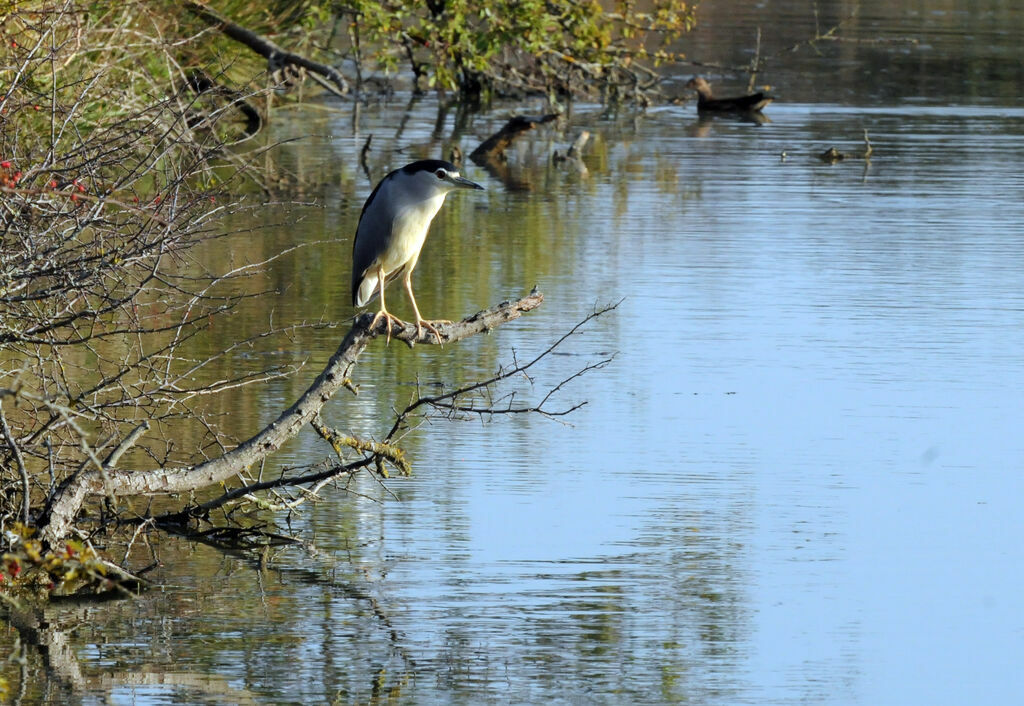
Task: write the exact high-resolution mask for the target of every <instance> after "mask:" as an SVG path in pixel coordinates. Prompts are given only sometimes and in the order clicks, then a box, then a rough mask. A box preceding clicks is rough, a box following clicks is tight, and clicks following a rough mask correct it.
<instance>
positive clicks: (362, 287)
mask: <svg viewBox="0 0 1024 706" xmlns="http://www.w3.org/2000/svg"><path fill="white" fill-rule="evenodd" d="M404 270H405V266H404V265H403V266H402V267H399V268H398V269H397V270H395V271H394V272H388V273H387V275H386V276H385V277H384V286H385V287H387V286H388V285H389V284H391V281H392V280H395V279H398V277H399V276H400V275H401V274H402V272H403V271H404ZM377 282H378V279H377V273H376V272H367V273H366V274H364V275H363V279H362V280H361V281H360V282H359V283H358V284H356V285H355V286H353V287H352V303H353V304H354V305H355V306H357V307H359V306H366V305H367V304H369V303H370V302H372V301H373V300H374V299H376V298H377V297H378V296H380V287H379V286H377Z"/></svg>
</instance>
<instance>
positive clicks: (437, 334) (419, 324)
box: [416, 319, 451, 344]
mask: <svg viewBox="0 0 1024 706" xmlns="http://www.w3.org/2000/svg"><path fill="white" fill-rule="evenodd" d="M434 323H437V324H450V323H451V321H448V320H447V319H436V320H435V321H434ZM421 327H422V328H425V329H427V330H428V331H430V332H431V333H432V334H434V338H436V339H437V342H438V343H440V344H444V341H442V340H441V332H440V331H438V330H437V327H436V326H434V324H433V323H431V322H429V321H427V320H426V319H419V320H418V321H417V322H416V338H419V337H420V332H421Z"/></svg>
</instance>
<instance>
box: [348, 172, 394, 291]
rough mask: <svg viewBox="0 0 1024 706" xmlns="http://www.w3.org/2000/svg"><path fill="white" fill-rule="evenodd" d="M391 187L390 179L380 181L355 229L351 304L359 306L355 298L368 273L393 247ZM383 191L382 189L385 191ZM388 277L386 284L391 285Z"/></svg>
mask: <svg viewBox="0 0 1024 706" xmlns="http://www.w3.org/2000/svg"><path fill="white" fill-rule="evenodd" d="M386 183H388V179H387V177H385V178H384V179H382V180H381V182H380V183H379V184H377V187H376V188H375V189H374V190H373V192H372V193H371V194H370V198H368V199H366V203H365V204H363V212H362V213H361V214H360V215H359V225H358V226H356V237H355V239H354V241H353V242H352V303H353V305H354V304H355V302H356V295H357V294H358V292H359V285H360V284H362V282H363V278H364V276H365V275H366V270H367V268H369V267H370V266H372V265H373V263H374V261H376V260H377V258H379V257H380V256H381V255H383V254H384V252H385V251H386V250H387V248H388V246H389V245H390V244H391V235H392V230H391V226H392V223H393V221H394V214H393V213H391V212H390V209H389V207H388V206H387V199H386V198H385V197H386V194H384V193H382V192H384V191H387V188H386V187H384V185H385V184H386ZM382 187H383V188H382ZM391 279H392V277H388V279H387V281H391Z"/></svg>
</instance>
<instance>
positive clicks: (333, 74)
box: [185, 0, 349, 96]
mask: <svg viewBox="0 0 1024 706" xmlns="http://www.w3.org/2000/svg"><path fill="white" fill-rule="evenodd" d="M185 7H186V8H187V9H188V10H189V11H190V12H192V13H193V14H194V15H196V16H198V17H200V18H201V19H203V20H204V21H206V22H207V23H209V24H210V25H214V26H216V27H218V28H219V29H220V31H221V32H223V33H224V34H225V35H226V36H227V37H230V38H231V39H234V40H235V41H236V42H240V43H241V44H244V45H245V46H247V47H249V48H250V49H252V50H253V51H254V52H256V53H257V54H259V55H260V56H262V57H263V58H265V59H266V60H267V70H268V71H269V72H270V73H271V74H274V73H276V72H278V71H280V70H281V69H285V68H288V67H295V68H300V69H306V70H307V71H312V72H314V73H317V74H320V75H321V76H323V77H325V78H327V79H329V80H330V81H331V82H333V84H334V86H335V87H336V88H333V89H331V90H332V91H333V92H334V93H335V94H337V95H339V96H344V95H347V94H348V92H349V86H348V81H346V80H345V77H344V76H342V75H341V73H340V72H339V71H338V70H337V69H335V68H334V67H332V66H327V65H325V64H321V63H319V62H316V61H313V60H312V59H309V58H307V57H305V56H302V55H300V54H294V53H292V52H290V51H287V50H286V49H282V48H281V47H279V46H277V45H276V44H274V43H273V42H272V41H270V40H269V39H267V38H266V37H263V36H261V35H259V34H256V33H255V32H253V31H252V30H249V29H246V28H245V27H242V26H241V25H239V24H236V23H234V22H232V21H231V20H229V19H227V18H226V17H224V16H222V15H221V14H220V13H218V12H217V11H216V10H214V9H212V8H210V7H209V6H207V5H206V4H205V3H202V2H199V1H198V0H185ZM324 85H325V86H327V84H324Z"/></svg>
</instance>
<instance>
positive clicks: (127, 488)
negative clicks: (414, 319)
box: [39, 290, 544, 544]
mask: <svg viewBox="0 0 1024 706" xmlns="http://www.w3.org/2000/svg"><path fill="white" fill-rule="evenodd" d="M543 300H544V297H543V295H542V294H541V293H540V292H537V291H536V290H534V291H533V292H531V293H530V294H529V295H527V296H526V297H524V298H522V299H520V300H518V301H515V302H503V303H501V304H499V305H497V306H495V307H492V308H490V309H486V310H484V311H481V312H478V313H476V314H474V315H473V316H470V317H468V318H466V319H463V320H462V321H459V322H455V323H451V324H443V323H442V324H438V325H437V330H438V332H439V334H440V336H439V338H440V340H441V342H442V343H452V342H455V341H459V340H461V339H463V338H466V337H468V336H472V335H474V334H478V333H484V332H488V331H490V330H492V329H494V328H495V327H497V326H500V325H501V324H503V323H506V322H508V321H511V320H513V319H517V318H519V317H520V316H522V314H523V313H525V312H528V311H531V310H533V309H535V308H537V307H538V306H540V304H541V302H542V301H543ZM372 321H373V315H372V314H362V315H360V316H358V317H356V319H355V321H354V323H353V326H352V329H351V330H350V331H349V332H348V334H347V335H346V336H345V338H344V339H343V340H342V342H341V344H340V345H339V346H338V349H337V351H336V352H335V353H334V355H333V356H331V359H330V360H329V361H328V363H327V365H326V367H325V368H324V369H323V371H322V372H321V373H320V374H319V375H318V376H317V378H316V380H315V381H314V382H313V383H312V385H310V387H309V388H308V389H307V390H306V391H305V392H304V393H303V394H302V395H301V396H300V397H299V399H298V401H296V402H295V404H293V405H292V406H291V407H289V408H288V409H287V410H285V411H284V412H282V413H281V414H280V415H279V416H278V418H277V419H275V420H274V421H273V422H271V423H270V424H269V425H267V426H266V427H264V428H263V429H262V430H261V431H259V432H258V433H257V434H256V435H254V436H253V437H251V438H250V439H248V440H246V441H244V442H243V443H241V444H239V445H238V446H237V447H235V448H233V449H231V450H230V451H227V452H225V453H223V454H222V455H220V456H218V457H215V458H213V459H211V460H208V461H205V462H203V463H199V464H196V465H189V466H182V467H178V468H165V467H159V468H154V469H150V470H138V471H121V470H117V469H114V468H106V467H104V468H102V469H91V470H89V471H86V472H83V473H80V474H78V475H76V476H74V477H72V478H70V479H69V480H68V481H67V482H66V483H65V484H63V485H62V486H61V487H60V488H58V489H57V491H56V493H55V494H54V497H53V501H52V502H51V503H50V505H49V507H48V508H47V509H46V510H45V511H44V516H43V517H41V518H40V521H39V525H40V526H41V527H42V528H43V530H42V536H43V538H44V539H45V540H46V541H47V542H48V543H50V544H52V543H54V542H56V541H58V540H59V539H61V538H63V537H65V536H66V535H67V534H68V533H69V532H70V530H71V528H72V525H73V522H74V519H75V517H76V516H77V514H78V512H79V510H80V509H81V507H82V505H83V503H84V502H85V501H86V499H87V498H88V497H90V496H96V495H101V494H107V495H109V496H111V497H117V496H128V495H151V494H159V493H174V492H187V491H191V490H195V489H197V488H203V487H207V486H210V485H213V484H216V483H220V482H223V481H226V480H228V479H229V478H231V477H233V476H235V475H237V474H238V473H239V472H241V471H243V470H244V469H246V468H248V467H250V466H252V465H254V464H256V463H258V462H259V461H260V460H262V459H264V458H266V457H267V456H268V455H270V454H272V453H273V452H275V451H277V449H279V448H280V447H281V445H282V444H284V443H285V442H286V441H287V440H288V439H291V438H292V437H294V436H295V435H296V434H298V433H299V431H300V430H301V429H302V428H303V427H304V426H305V425H306V424H308V423H309V422H310V421H312V420H313V419H314V418H315V416H316V415H317V414H318V413H319V412H320V410H321V409H322V408H323V406H324V404H326V403H327V401H328V400H330V399H331V397H332V396H333V395H334V394H335V393H336V392H337V391H338V389H339V388H341V387H343V386H346V385H348V384H350V375H351V372H352V370H353V368H354V367H355V365H356V361H357V359H358V357H359V355H360V354H361V353H362V352H363V350H365V348H366V346H367V345H369V343H370V342H371V341H372V340H373V339H374V338H377V337H378V336H381V335H384V334H386V333H387V326H388V324H387V323H386V322H385V321H384V320H381V321H379V322H378V324H377V326H376V327H374V328H372V329H371V328H370V327H369V326H370V323H371V322H372ZM391 337H392V338H395V339H398V340H400V341H404V342H405V343H407V344H409V345H415V344H417V343H426V344H431V343H434V342H435V341H436V338H435V336H434V335H433V333H431V332H428V331H425V330H424V331H423V332H422V333H421V334H420V335H417V332H416V327H415V326H413V325H412V324H409V323H407V324H404V325H401V326H399V325H397V324H395V325H394V326H392V328H391Z"/></svg>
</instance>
